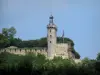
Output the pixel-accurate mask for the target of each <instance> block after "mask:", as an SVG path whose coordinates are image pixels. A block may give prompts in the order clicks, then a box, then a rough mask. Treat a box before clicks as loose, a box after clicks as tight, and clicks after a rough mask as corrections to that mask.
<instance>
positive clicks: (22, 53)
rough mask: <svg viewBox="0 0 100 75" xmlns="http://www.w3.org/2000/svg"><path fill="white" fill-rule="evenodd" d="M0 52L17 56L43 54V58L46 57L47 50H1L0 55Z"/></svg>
mask: <svg viewBox="0 0 100 75" xmlns="http://www.w3.org/2000/svg"><path fill="white" fill-rule="evenodd" d="M2 52H8V53H11V54H18V55H26V54H27V53H29V52H31V53H34V54H38V53H40V54H44V55H45V56H47V50H46V49H41V50H34V49H31V50H30V49H1V50H0V53H2Z"/></svg>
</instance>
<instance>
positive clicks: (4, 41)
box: [0, 34, 9, 48]
mask: <svg viewBox="0 0 100 75" xmlns="http://www.w3.org/2000/svg"><path fill="white" fill-rule="evenodd" d="M7 46H9V40H8V38H6V37H5V36H4V35H3V34H0V48H5V47H7Z"/></svg>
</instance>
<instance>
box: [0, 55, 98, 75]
mask: <svg viewBox="0 0 100 75" xmlns="http://www.w3.org/2000/svg"><path fill="white" fill-rule="evenodd" d="M22 74H25V75H100V62H97V61H96V60H91V59H88V58H84V59H83V60H82V62H81V63H78V64H76V63H75V62H74V61H73V60H71V59H70V60H69V59H62V58H61V57H55V58H54V59H53V60H48V59H46V58H45V56H43V55H41V54H38V55H37V56H36V55H35V54H31V53H29V54H27V55H25V56H19V55H14V54H9V53H1V54H0V75H22Z"/></svg>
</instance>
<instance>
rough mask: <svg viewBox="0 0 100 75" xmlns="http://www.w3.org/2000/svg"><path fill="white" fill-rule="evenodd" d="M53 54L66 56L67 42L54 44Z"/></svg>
mask: <svg viewBox="0 0 100 75" xmlns="http://www.w3.org/2000/svg"><path fill="white" fill-rule="evenodd" d="M55 56H61V57H62V58H68V44H67V43H60V44H56V48H55Z"/></svg>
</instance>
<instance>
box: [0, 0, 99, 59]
mask: <svg viewBox="0 0 100 75" xmlns="http://www.w3.org/2000/svg"><path fill="white" fill-rule="evenodd" d="M51 12H52V14H53V16H54V23H55V24H56V25H57V27H58V32H57V35H58V36H62V31H63V30H64V32H65V37H69V38H71V39H72V40H73V41H74V43H75V49H76V51H77V52H79V54H80V55H81V58H84V57H89V58H96V56H97V53H98V52H100V44H99V43H100V39H99V38H100V33H99V32H100V0H0V32H1V30H2V28H4V27H6V28H9V27H11V26H14V27H15V28H16V30H17V34H16V37H19V38H21V39H23V40H30V39H39V38H41V37H44V36H46V35H47V29H46V26H47V24H48V23H49V16H50V14H51Z"/></svg>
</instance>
